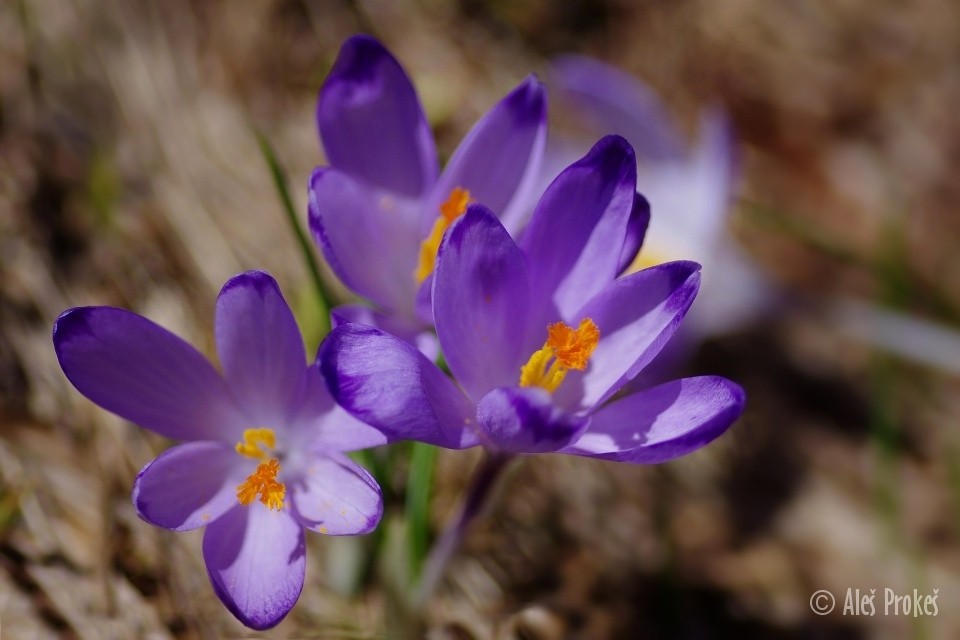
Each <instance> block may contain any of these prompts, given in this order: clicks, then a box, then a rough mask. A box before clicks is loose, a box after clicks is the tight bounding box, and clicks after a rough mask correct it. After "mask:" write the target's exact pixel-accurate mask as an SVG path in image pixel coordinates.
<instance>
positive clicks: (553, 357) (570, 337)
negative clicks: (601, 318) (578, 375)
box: [520, 318, 600, 393]
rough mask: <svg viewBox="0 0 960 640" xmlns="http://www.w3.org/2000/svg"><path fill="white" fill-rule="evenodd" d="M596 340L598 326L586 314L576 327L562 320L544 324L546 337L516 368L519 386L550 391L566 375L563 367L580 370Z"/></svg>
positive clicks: (591, 351)
mask: <svg viewBox="0 0 960 640" xmlns="http://www.w3.org/2000/svg"><path fill="white" fill-rule="evenodd" d="M599 341H600V329H599V328H598V327H597V324H596V323H595V322H594V321H593V320H591V319H590V318H584V319H583V320H581V321H580V324H579V325H578V326H577V328H576V329H574V328H573V327H571V326H570V325H567V324H564V323H563V322H555V323H553V324H551V325H550V326H549V327H547V340H546V342H544V343H543V347H542V348H541V349H538V350H537V351H534V352H533V355H532V356H530V359H529V360H528V361H527V363H526V364H525V365H523V367H522V368H521V369H520V386H521V387H533V386H536V387H540V388H541V389H546V390H547V391H549V392H551V393H553V392H554V391H556V389H557V387H559V386H560V383H561V382H563V379H564V378H565V377H566V376H567V371H569V370H570V369H576V370H577V371H583V370H584V369H586V368H587V364H588V363H589V362H590V356H591V355H593V351H594V350H595V349H596V348H597V343H598V342H599Z"/></svg>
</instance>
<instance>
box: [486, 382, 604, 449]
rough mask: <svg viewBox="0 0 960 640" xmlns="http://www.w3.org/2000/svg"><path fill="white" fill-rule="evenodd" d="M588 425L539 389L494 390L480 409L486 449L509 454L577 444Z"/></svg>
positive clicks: (509, 388) (503, 388) (502, 388)
mask: <svg viewBox="0 0 960 640" xmlns="http://www.w3.org/2000/svg"><path fill="white" fill-rule="evenodd" d="M587 421H588V418H585V417H577V416H573V415H570V414H568V413H565V412H563V411H562V410H560V409H558V408H557V407H556V406H554V404H553V402H552V400H551V398H550V394H549V393H548V392H546V391H544V390H543V389H540V388H539V387H526V388H523V387H501V388H499V389H494V390H493V391H491V392H490V393H488V394H487V395H485V396H484V397H483V399H482V400H480V402H479V404H478V405H477V428H478V432H479V435H480V439H481V440H482V442H483V444H484V446H485V447H487V448H489V449H494V450H499V451H506V452H509V453H545V452H548V451H557V450H558V449H561V448H563V447H565V446H567V445H568V444H570V442H571V441H573V440H575V439H576V437H577V436H578V435H579V434H580V432H581V431H583V428H584V427H585V426H586V424H587Z"/></svg>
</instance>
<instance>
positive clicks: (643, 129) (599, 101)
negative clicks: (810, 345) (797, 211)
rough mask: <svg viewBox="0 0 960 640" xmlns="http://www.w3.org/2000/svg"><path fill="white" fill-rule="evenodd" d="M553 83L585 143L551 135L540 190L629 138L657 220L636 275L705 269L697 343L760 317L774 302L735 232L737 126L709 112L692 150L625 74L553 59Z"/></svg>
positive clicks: (691, 325) (692, 325) (692, 321)
mask: <svg viewBox="0 0 960 640" xmlns="http://www.w3.org/2000/svg"><path fill="white" fill-rule="evenodd" d="M550 78H551V89H552V90H554V93H553V96H554V101H555V102H556V103H558V104H559V105H561V106H565V107H569V108H571V109H572V110H573V111H574V112H575V113H576V114H577V115H578V116H579V118H578V122H579V123H580V124H581V125H583V128H584V129H585V130H586V132H587V135H585V136H584V137H583V138H582V139H579V140H578V139H576V138H574V137H570V136H566V137H564V136H554V138H553V142H552V143H551V145H550V148H549V149H548V151H547V160H546V161H545V162H544V171H543V172H542V178H541V181H542V183H543V184H546V183H547V181H549V180H552V179H553V177H554V176H555V175H556V173H557V171H558V170H559V169H560V168H562V167H564V166H566V165H567V164H568V163H569V162H570V161H571V160H573V159H575V158H577V157H579V155H580V154H582V153H583V151H584V150H585V149H587V148H588V146H589V141H590V140H594V139H596V137H597V135H603V134H619V135H621V136H623V137H624V138H626V139H627V140H628V141H629V142H630V143H631V144H632V145H634V147H635V149H636V151H637V160H638V172H639V173H638V179H637V185H638V188H639V189H640V191H641V192H642V193H643V194H644V196H646V198H647V199H648V200H649V201H650V206H651V208H652V209H653V211H654V212H655V216H654V219H653V221H652V223H651V224H650V229H649V232H648V234H647V236H646V239H645V241H644V250H643V251H642V252H641V253H640V255H639V256H638V259H637V261H636V262H635V263H634V265H633V267H632V268H633V269H637V268H642V267H643V266H649V265H652V264H656V263H658V262H663V261H665V260H671V259H677V258H680V257H683V258H690V259H693V260H697V261H698V262H700V263H701V264H702V265H703V266H704V273H705V275H704V280H703V287H702V291H701V297H702V301H701V304H699V305H697V308H695V309H694V310H693V312H692V313H691V314H690V317H689V318H687V320H686V323H685V327H684V328H685V331H688V332H691V331H692V332H693V333H694V334H695V335H694V336H692V337H693V338H694V339H696V338H699V337H705V336H709V335H716V334H720V333H724V332H728V331H731V330H734V329H736V328H737V327H739V326H742V325H743V324H744V323H747V322H749V321H750V320H752V319H754V318H756V317H757V315H758V314H759V313H760V312H762V310H763V309H764V308H765V307H767V306H768V304H769V302H770V300H771V297H772V296H771V290H770V284H769V282H768V281H767V280H766V279H765V278H764V277H763V275H762V274H761V273H760V272H759V270H758V269H757V268H756V267H755V266H754V265H753V263H752V262H751V261H750V259H749V258H748V257H747V256H746V255H745V254H744V252H743V250H742V249H741V248H740V247H739V245H738V244H737V242H736V240H735V239H734V238H733V237H732V236H731V235H730V232H729V229H728V225H727V223H728V221H729V214H730V207H731V200H732V196H733V191H734V187H735V183H736V176H737V171H736V167H735V165H736V161H735V156H736V153H735V143H734V139H733V134H732V127H731V126H730V124H729V122H728V121H727V119H726V117H725V116H724V115H723V113H722V112H721V111H720V110H719V109H708V110H706V111H705V112H704V114H703V116H702V118H701V126H700V131H699V139H698V141H697V143H696V144H695V145H690V144H688V143H687V141H686V140H685V139H684V137H683V135H682V134H681V133H680V132H679V131H678V130H677V127H676V125H675V124H674V122H673V121H672V119H671V118H670V116H669V114H668V112H667V111H666V109H664V107H663V105H661V103H660V101H659V99H658V98H657V97H656V95H655V94H654V93H653V92H652V91H651V90H650V89H649V88H648V87H646V86H645V85H643V84H642V83H641V82H640V81H639V80H637V79H636V78H634V77H633V76H631V75H629V74H627V73H625V72H623V71H621V70H620V69H617V68H615V67H611V66H609V65H606V64H604V63H602V62H599V61H597V60H594V59H591V58H587V57H584V56H575V55H567V56H561V57H559V58H557V59H556V60H554V63H553V65H552V72H551V74H550ZM698 309H699V310H698Z"/></svg>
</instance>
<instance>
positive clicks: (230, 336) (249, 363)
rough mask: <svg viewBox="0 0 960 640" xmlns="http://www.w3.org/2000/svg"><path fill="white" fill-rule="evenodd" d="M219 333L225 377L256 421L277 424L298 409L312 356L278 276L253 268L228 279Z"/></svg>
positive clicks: (217, 327)
mask: <svg viewBox="0 0 960 640" xmlns="http://www.w3.org/2000/svg"><path fill="white" fill-rule="evenodd" d="M214 333H215V336H216V342H217V353H218V354H219V356H220V364H221V365H222V366H223V373H224V377H225V378H226V380H227V384H228V385H229V387H230V390H231V391H232V392H233V394H234V397H235V398H236V400H237V403H238V404H239V405H240V406H241V407H243V409H244V412H245V413H246V415H247V417H248V419H249V421H250V424H253V425H265V426H272V427H276V426H279V425H278V423H283V422H286V421H287V420H289V419H290V418H292V417H293V412H294V411H296V410H297V407H298V403H299V400H300V396H301V393H302V391H303V385H304V378H305V376H306V371H307V357H306V351H305V350H304V346H303V338H301V337H300V329H299V328H298V327H297V321H296V320H294V318H293V314H292V313H291V312H290V307H289V306H287V302H286V301H285V300H284V299H283V294H281V293H280V288H279V287H278V286H277V282H276V280H274V279H273V278H272V277H271V276H270V275H268V274H266V273H264V272H262V271H247V272H246V273H242V274H240V275H238V276H235V277H233V278H231V279H230V280H228V281H227V283H226V284H225V285H223V289H221V291H220V297H219V298H217V311H216V321H215V324H214Z"/></svg>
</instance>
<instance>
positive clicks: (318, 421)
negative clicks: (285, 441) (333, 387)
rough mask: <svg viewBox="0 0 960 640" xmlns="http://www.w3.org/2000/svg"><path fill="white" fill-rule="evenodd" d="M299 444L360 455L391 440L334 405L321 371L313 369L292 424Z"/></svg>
mask: <svg viewBox="0 0 960 640" xmlns="http://www.w3.org/2000/svg"><path fill="white" fill-rule="evenodd" d="M292 431H294V438H295V440H296V443H297V444H298V445H299V444H300V443H302V444H303V446H310V447H318V448H321V449H322V450H324V451H359V450H360V449H368V448H370V447H379V446H380V445H382V444H386V443H387V437H386V436H385V435H383V434H382V433H381V432H380V431H378V430H377V429H374V428H373V427H371V426H370V425H368V424H366V423H364V422H361V421H359V420H357V419H356V418H354V417H353V416H351V415H350V414H349V413H347V412H346V411H344V410H343V408H342V407H340V406H339V405H337V403H335V402H334V401H333V397H332V396H331V395H330V391H329V390H328V389H327V384H326V383H325V382H324V381H323V378H322V377H321V376H320V370H319V369H318V368H317V367H316V366H311V367H310V368H309V369H308V374H307V386H306V389H305V391H304V397H303V400H302V402H301V405H300V413H299V414H297V416H296V417H295V418H294V419H293V421H292Z"/></svg>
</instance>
